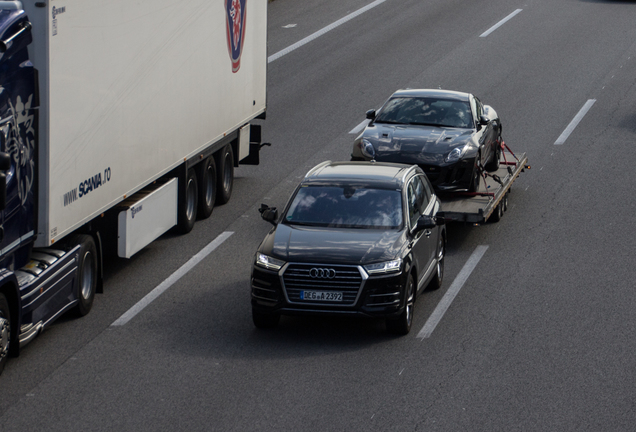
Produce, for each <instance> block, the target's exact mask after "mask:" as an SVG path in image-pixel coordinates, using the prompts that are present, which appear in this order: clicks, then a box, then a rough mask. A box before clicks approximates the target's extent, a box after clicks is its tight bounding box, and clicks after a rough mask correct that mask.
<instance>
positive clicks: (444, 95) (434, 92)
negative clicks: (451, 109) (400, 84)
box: [391, 89, 469, 102]
mask: <svg viewBox="0 0 636 432" xmlns="http://www.w3.org/2000/svg"><path fill="white" fill-rule="evenodd" d="M391 97H392V98H394V97H432V98H439V99H449V100H457V101H464V102H468V100H469V94H468V93H463V92H458V91H452V90H442V89H407V90H398V91H396V92H395V93H393V94H392V95H391Z"/></svg>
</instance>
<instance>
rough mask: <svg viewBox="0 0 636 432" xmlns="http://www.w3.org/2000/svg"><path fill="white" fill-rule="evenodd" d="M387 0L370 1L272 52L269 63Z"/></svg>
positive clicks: (268, 59)
mask: <svg viewBox="0 0 636 432" xmlns="http://www.w3.org/2000/svg"><path fill="white" fill-rule="evenodd" d="M385 1H386V0H376V1H374V2H373V3H370V4H368V5H366V6H365V7H363V8H360V9H358V10H357V11H355V12H351V13H350V14H349V15H347V16H345V17H344V18H340V19H339V20H338V21H336V22H334V23H332V24H329V25H328V26H327V27H324V28H322V29H321V30H318V31H317V32H316V33H314V34H311V35H309V36H307V37H306V38H304V39H301V40H299V41H298V42H296V43H295V44H293V45H290V46H288V47H287V48H285V49H284V50H281V51H278V52H277V53H276V54H272V55H271V56H269V57H268V58H267V63H271V62H273V61H274V60H278V59H279V58H281V57H282V56H284V55H285V54H289V53H290V52H292V51H294V50H295V49H297V48H300V47H301V46H303V45H305V44H308V43H309V42H311V41H312V40H314V39H316V38H318V37H320V36H322V35H324V34H325V33H327V32H329V31H331V30H333V29H335V28H336V27H338V26H340V25H342V24H344V23H346V22H347V21H349V20H352V19H353V18H355V17H357V16H358V15H361V14H363V13H365V12H366V11H368V10H369V9H373V8H374V7H376V6H378V5H380V4H382V3H384V2H385Z"/></svg>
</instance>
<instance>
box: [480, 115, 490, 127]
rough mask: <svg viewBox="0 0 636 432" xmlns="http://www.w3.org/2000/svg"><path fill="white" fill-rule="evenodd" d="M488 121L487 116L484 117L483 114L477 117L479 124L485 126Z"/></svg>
mask: <svg viewBox="0 0 636 432" xmlns="http://www.w3.org/2000/svg"><path fill="white" fill-rule="evenodd" d="M488 123H490V120H489V119H488V117H486V116H484V115H483V116H481V117H479V124H480V125H481V126H486V125H487V124H488Z"/></svg>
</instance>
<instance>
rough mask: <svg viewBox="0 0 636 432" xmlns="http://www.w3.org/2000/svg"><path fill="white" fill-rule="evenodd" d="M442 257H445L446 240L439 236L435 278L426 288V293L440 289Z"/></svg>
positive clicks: (442, 280) (442, 273) (441, 235)
mask: <svg viewBox="0 0 636 432" xmlns="http://www.w3.org/2000/svg"><path fill="white" fill-rule="evenodd" d="M444 257H446V238H445V237H444V235H443V234H440V236H439V244H438V245H437V266H436V267H437V269H436V270H435V276H433V279H431V281H430V282H429V283H428V286H427V287H426V289H427V290H428V291H435V290H438V289H440V288H441V287H442V282H444Z"/></svg>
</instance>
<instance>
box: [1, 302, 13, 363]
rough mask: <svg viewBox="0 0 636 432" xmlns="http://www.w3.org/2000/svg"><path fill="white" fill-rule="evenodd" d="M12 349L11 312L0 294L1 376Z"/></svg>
mask: <svg viewBox="0 0 636 432" xmlns="http://www.w3.org/2000/svg"><path fill="white" fill-rule="evenodd" d="M10 347H11V311H10V310H9V302H7V298H6V297H5V295H4V294H2V293H0V374H1V373H2V371H3V369H4V365H6V364H7V362H8V361H9V349H10Z"/></svg>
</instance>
